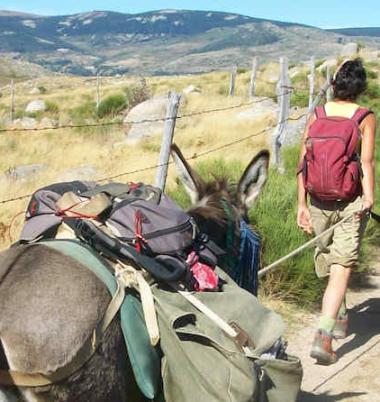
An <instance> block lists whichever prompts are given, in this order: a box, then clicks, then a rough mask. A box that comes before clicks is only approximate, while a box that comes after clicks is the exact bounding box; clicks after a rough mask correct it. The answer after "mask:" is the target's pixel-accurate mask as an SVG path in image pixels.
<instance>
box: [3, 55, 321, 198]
mask: <svg viewBox="0 0 380 402" xmlns="http://www.w3.org/2000/svg"><path fill="white" fill-rule="evenodd" d="M280 65H281V66H282V68H281V74H280V80H279V82H278V84H277V93H276V95H273V96H264V97H260V98H258V99H254V98H253V91H254V90H253V89H252V88H254V86H255V83H254V79H256V70H257V59H254V61H253V67H252V68H253V70H252V74H251V80H250V89H249V94H250V96H249V98H250V100H249V101H247V102H240V103H238V104H236V105H230V106H226V107H220V108H212V109H207V110H198V111H192V112H189V113H185V114H182V115H175V116H171V117H168V116H166V117H164V118H154V119H142V120H136V121H128V124H144V123H154V122H165V123H167V122H169V123H172V124H174V125H175V122H176V121H177V120H180V119H184V118H192V117H196V116H202V115H207V114H211V113H219V112H226V111H231V110H234V109H242V108H246V107H251V106H253V105H255V104H259V103H262V102H265V101H268V100H276V101H277V102H278V104H279V105H280V113H279V120H278V121H277V123H276V124H273V125H270V126H268V127H266V128H265V129H263V130H261V131H259V132H257V133H253V134H249V135H247V136H245V137H241V138H239V139H237V140H234V141H231V142H228V143H225V144H222V145H219V146H217V147H214V148H210V149H207V150H205V151H202V152H200V153H197V154H194V155H192V156H190V157H188V158H187V160H194V159H198V158H201V157H203V156H205V155H209V154H212V153H214V152H217V151H220V150H223V149H227V148H229V147H231V146H233V145H235V144H238V143H241V142H243V141H246V140H248V139H250V138H253V137H256V136H260V135H262V134H264V133H266V132H269V131H271V130H273V129H275V128H277V131H278V129H279V127H282V136H284V134H283V130H284V127H286V124H287V123H288V122H289V121H297V120H301V119H304V118H305V117H307V116H308V114H309V113H310V112H311V108H310V109H309V112H308V113H304V114H301V115H300V116H298V117H296V118H292V117H289V107H290V105H289V106H288V104H289V103H290V97H291V95H292V94H293V93H296V92H297V91H302V92H305V88H296V87H295V86H292V85H291V84H290V80H289V77H288V76H287V75H286V74H287V73H288V71H287V70H288V64H287V60H286V59H284V58H282V59H281V61H280ZM311 71H312V72H313V71H314V69H312V70H311ZM233 73H234V74H233V76H234V77H235V78H236V74H235V69H233ZM231 79H232V78H231ZM268 83H270V84H272V85H275V84H274V83H273V82H268ZM230 85H232V86H234V85H235V84H234V83H233V84H232V83H231V84H230ZM313 85H314V84H313ZM325 87H326V85H325V86H324V87H323V88H325ZM322 91H323V92H320V94H319V98H318V97H317V98H318V99H317V98H316V99H315V100H314V104H317V102H319V100H320V98H321V96H320V95H323V94H324V93H325V92H326V89H322ZM230 96H232V95H230ZM284 105H285V108H286V109H287V111H286V112H284V111H283V107H284ZM124 124H125V123H124V122H123V121H121V120H118V121H111V122H109V121H108V122H96V123H86V124H66V125H59V126H56V127H36V128H1V129H0V134H1V135H6V134H13V133H21V134H22V133H33V134H37V133H41V132H44V131H53V132H54V131H57V130H62V129H79V128H97V127H112V126H122V125H124ZM275 138H276V137H275ZM275 143H276V144H277V145H276V146H278V144H280V146H281V143H280V141H278V138H277V142H276V141H275ZM169 164H171V162H169V161H165V162H163V163H158V164H154V165H152V166H148V167H144V168H141V169H134V170H131V171H127V172H121V173H118V174H115V175H111V176H107V177H101V178H98V179H97V180H96V181H98V182H104V181H110V180H115V179H118V178H120V177H124V176H127V175H131V174H136V173H140V172H144V171H149V170H154V169H158V168H161V167H166V168H167V166H168V165H169ZM31 195H32V194H25V195H20V196H14V197H11V198H8V199H5V200H0V205H4V204H8V203H11V202H15V201H20V200H24V199H26V198H29V197H30V196H31Z"/></svg>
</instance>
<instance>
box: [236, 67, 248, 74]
mask: <svg viewBox="0 0 380 402" xmlns="http://www.w3.org/2000/svg"><path fill="white" fill-rule="evenodd" d="M247 71H249V69H248V68H247V67H238V68H237V71H236V72H237V73H238V74H244V73H246V72H247Z"/></svg>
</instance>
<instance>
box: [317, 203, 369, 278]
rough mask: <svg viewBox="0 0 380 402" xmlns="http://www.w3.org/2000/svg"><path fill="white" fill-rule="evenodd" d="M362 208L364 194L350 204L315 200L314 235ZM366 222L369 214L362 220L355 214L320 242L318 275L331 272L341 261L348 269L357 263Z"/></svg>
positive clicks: (318, 242)
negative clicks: (331, 268)
mask: <svg viewBox="0 0 380 402" xmlns="http://www.w3.org/2000/svg"><path fill="white" fill-rule="evenodd" d="M362 207H363V202H362V198H361V197H357V198H356V199H355V200H354V201H352V202H349V203H342V202H334V201H333V202H320V201H317V200H313V199H312V200H311V205H310V213H311V219H312V225H313V229H314V232H315V234H316V235H318V234H320V233H322V232H323V231H325V230H326V229H328V228H329V227H330V226H332V225H334V224H335V223H338V222H339V221H341V220H342V219H344V218H345V217H346V216H352V215H353V213H354V212H359V211H361V209H362ZM367 222H368V216H362V217H361V219H358V218H356V219H355V218H354V217H353V218H352V220H351V219H349V220H348V221H346V222H344V223H342V224H341V225H339V226H338V227H337V228H336V229H334V231H332V232H330V233H328V234H326V236H323V237H322V238H321V239H320V240H318V241H317V247H316V249H315V254H314V262H315V271H316V273H317V276H318V277H324V276H327V275H329V272H330V267H331V265H332V264H340V265H343V266H344V267H347V268H353V267H355V266H356V265H357V263H358V257H359V248H360V241H361V238H362V235H363V233H364V229H365V227H366V225H367Z"/></svg>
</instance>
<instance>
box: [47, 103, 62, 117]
mask: <svg viewBox="0 0 380 402" xmlns="http://www.w3.org/2000/svg"><path fill="white" fill-rule="evenodd" d="M45 104H46V109H45V111H46V112H49V113H51V114H58V113H59V106H58V105H57V104H56V103H54V102H52V101H46V102H45Z"/></svg>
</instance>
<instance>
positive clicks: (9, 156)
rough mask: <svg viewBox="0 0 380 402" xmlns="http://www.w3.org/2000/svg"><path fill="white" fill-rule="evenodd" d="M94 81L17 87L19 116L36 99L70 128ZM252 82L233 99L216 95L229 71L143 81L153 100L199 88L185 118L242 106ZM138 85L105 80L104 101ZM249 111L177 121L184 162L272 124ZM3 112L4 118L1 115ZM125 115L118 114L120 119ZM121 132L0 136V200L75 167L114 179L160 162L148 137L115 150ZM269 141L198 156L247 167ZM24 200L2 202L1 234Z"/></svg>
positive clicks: (242, 77) (244, 82) (240, 84)
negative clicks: (28, 171) (23, 172)
mask: <svg viewBox="0 0 380 402" xmlns="http://www.w3.org/2000/svg"><path fill="white" fill-rule="evenodd" d="M95 82H96V81H95V80H94V79H93V78H83V77H57V76H53V77H43V78H40V79H37V80H33V81H28V82H22V83H18V84H17V85H16V110H19V111H20V110H24V109H25V106H26V105H27V103H28V102H29V101H31V100H33V99H36V98H38V99H44V100H49V101H51V102H53V103H55V104H57V105H58V107H59V121H60V124H68V123H71V120H70V114H69V111H70V109H72V108H74V107H77V106H80V105H83V103H85V102H88V101H93V100H94V99H95V94H96V84H95ZM248 82H249V73H243V74H238V77H237V83H236V96H234V97H228V96H226V95H224V94H222V93H221V90H220V88H221V86H223V85H224V86H225V87H226V88H227V90H228V86H229V73H228V72H221V73H210V74H203V75H192V76H182V77H151V78H149V79H147V84H148V87H149V89H150V91H151V93H152V95H160V94H165V93H167V92H168V91H169V90H173V89H174V90H176V91H182V90H183V89H184V88H186V87H187V86H189V85H194V86H196V87H198V88H199V89H200V90H201V93H200V94H190V95H188V96H186V100H185V101H184V102H183V104H182V105H181V107H180V110H179V115H188V114H192V113H196V112H198V111H203V110H210V109H219V108H226V107H232V106H235V105H239V104H242V103H246V102H247V101H248V99H247V98H246V97H245V93H246V92H247V87H248ZM138 83H139V79H138V78H133V77H132V78H124V77H120V78H117V77H115V78H111V77H105V78H102V83H101V94H102V97H105V96H108V95H111V94H114V93H117V92H120V91H121V90H122V88H125V87H127V86H129V85H136V84H138ZM41 86H42V87H44V88H46V90H47V92H46V94H41V95H30V90H31V89H32V88H34V87H41ZM9 100H10V99H9V95H7V94H5V95H4V96H3V98H2V99H1V103H0V105H3V107H0V121H1V117H2V118H3V119H4V117H5V116H6V114H7V113H8V111H7V107H6V105H7V104H8V103H9ZM250 107H253V106H252V105H251V106H245V107H242V108H238V109H231V110H229V111H222V112H214V113H209V114H204V115H198V116H192V117H186V118H182V119H179V120H178V122H177V126H176V133H175V141H176V142H177V143H178V144H179V146H180V147H181V148H182V150H183V152H184V154H185V156H187V157H192V156H195V155H197V154H200V153H202V152H204V151H207V150H210V149H214V148H218V147H220V146H222V145H224V144H226V143H230V142H233V141H237V140H239V139H240V138H242V137H246V136H248V135H251V134H252V135H253V134H255V133H256V132H258V131H260V130H262V129H263V128H266V127H267V126H268V124H272V123H273V122H274V116H272V115H271V114H268V115H263V116H262V117H261V118H259V119H256V120H254V121H253V120H247V119H242V118H240V117H239V113H241V112H242V111H245V110H247V109H248V108H250ZM1 114H2V116H1ZM122 117H123V116H121V115H120V116H119V118H122ZM124 136H125V134H124V132H123V127H120V126H112V127H109V128H98V129H95V128H94V129H85V130H83V129H82V130H77V129H76V130H73V129H59V130H49V131H45V132H17V133H5V134H0V149H1V153H2V155H3V157H2V158H1V159H0V180H1V186H0V200H4V199H8V198H12V197H16V196H19V195H24V194H29V193H31V192H33V191H34V190H36V189H37V188H40V187H42V186H45V185H48V184H50V183H53V182H57V181H62V177H64V176H65V172H67V171H68V170H70V169H73V168H76V167H79V166H91V167H93V168H95V169H96V172H97V177H94V178H93V179H94V180H96V179H102V178H104V177H109V176H114V175H117V174H119V173H122V172H130V171H134V170H139V169H144V168H146V167H149V166H154V165H156V164H157V163H158V153H159V147H160V142H161V139H160V137H159V136H158V137H153V138H151V139H149V140H146V141H143V142H142V143H140V144H138V145H130V144H124V145H119V146H117V147H116V146H114V144H115V143H120V142H121V141H122V140H123V139H124ZM267 142H268V139H267V136H265V135H260V136H257V137H252V139H248V140H246V141H243V142H241V143H237V144H236V145H233V146H231V147H229V148H228V151H226V150H220V151H216V152H214V153H211V154H210V155H207V156H205V157H203V158H202V160H203V159H207V158H215V157H223V158H226V159H230V160H231V159H236V160H239V161H243V162H248V161H249V160H250V159H251V158H252V155H253V153H255V152H256V151H257V150H258V149H260V148H263V147H267V146H268V144H267ZM36 163H38V164H44V165H47V166H48V168H47V169H44V170H41V172H40V173H36V174H35V175H34V176H33V177H32V178H30V179H28V180H24V181H21V180H14V181H11V180H9V179H5V178H4V175H2V173H4V172H5V171H7V170H8V169H10V168H13V167H17V166H20V165H28V164H36ZM154 178H155V169H151V170H147V171H142V172H139V173H135V174H133V175H126V176H123V177H121V178H120V179H118V180H120V181H129V180H134V181H139V180H141V181H145V182H154ZM174 178H175V172H174V171H173V169H172V168H170V169H169V177H168V187H170V186H173V185H174ZM26 203H27V200H23V201H17V202H12V203H7V204H3V205H1V207H0V223H1V228H4V227H5V228H7V227H8V226H9V225H10V223H11V222H12V219H13V217H14V216H15V215H16V214H17V213H19V212H20V211H23V210H25V208H26ZM21 224H22V216H19V217H18V218H15V219H14V221H13V223H12V229H11V232H12V234H13V237H14V238H15V237H16V236H17V233H18V230H19V229H20V227H21ZM3 232H4V231H0V247H5V246H7V245H8V244H9V238H8V237H9V236H8V232H9V230H8V229H7V230H5V232H4V233H5V234H4V233H3Z"/></svg>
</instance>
